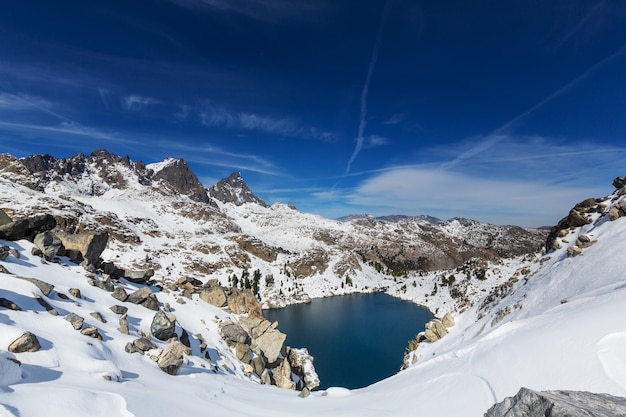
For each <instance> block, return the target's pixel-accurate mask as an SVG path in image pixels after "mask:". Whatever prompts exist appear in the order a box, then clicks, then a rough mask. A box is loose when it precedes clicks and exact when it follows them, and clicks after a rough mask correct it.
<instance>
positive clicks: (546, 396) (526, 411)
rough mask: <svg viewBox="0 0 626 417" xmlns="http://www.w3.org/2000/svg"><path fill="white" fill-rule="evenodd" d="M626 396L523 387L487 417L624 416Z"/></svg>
mask: <svg viewBox="0 0 626 417" xmlns="http://www.w3.org/2000/svg"><path fill="white" fill-rule="evenodd" d="M625 415H626V398H621V397H614V396H612V395H608V394H594V393H591V392H583V391H541V392H539V391H533V390H530V389H528V388H522V389H520V390H519V392H518V393H517V394H516V395H515V396H514V397H507V398H505V399H504V400H503V401H502V402H500V403H498V404H495V405H494V406H492V407H491V408H490V409H489V410H488V411H487V412H486V413H485V417H534V416H550V417H623V416H625Z"/></svg>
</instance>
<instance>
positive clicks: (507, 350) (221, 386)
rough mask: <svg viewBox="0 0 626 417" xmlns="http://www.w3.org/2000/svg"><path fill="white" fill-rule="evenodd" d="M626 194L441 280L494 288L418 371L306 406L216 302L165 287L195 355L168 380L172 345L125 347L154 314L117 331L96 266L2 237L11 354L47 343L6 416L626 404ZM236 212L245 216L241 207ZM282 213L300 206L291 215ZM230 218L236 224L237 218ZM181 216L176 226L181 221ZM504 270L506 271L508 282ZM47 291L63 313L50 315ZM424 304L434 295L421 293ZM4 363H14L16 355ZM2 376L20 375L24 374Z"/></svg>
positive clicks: (5, 393)
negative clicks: (239, 339) (537, 248)
mask: <svg viewBox="0 0 626 417" xmlns="http://www.w3.org/2000/svg"><path fill="white" fill-rule="evenodd" d="M2 191H3V193H9V192H10V193H11V194H10V196H11V199H10V201H16V204H18V205H19V204H24V205H25V204H26V201H21V200H20V198H22V199H23V200H28V199H32V198H36V196H37V193H36V192H34V191H30V193H32V194H29V193H28V192H27V191H26V190H25V189H24V188H21V187H20V186H17V185H15V184H12V185H11V184H8V185H7V184H6V183H4V185H3V188H2ZM624 191H626V190H624V189H623V188H620V189H618V190H617V191H616V192H615V193H614V194H612V195H611V196H609V197H607V198H603V199H597V200H594V203H593V204H591V203H589V206H588V207H587V208H586V209H585V211H584V212H581V213H579V214H580V215H581V216H582V218H583V219H584V224H582V225H579V226H572V225H570V226H568V227H566V228H563V229H560V230H563V232H558V233H557V237H556V241H557V242H558V245H555V246H558V249H555V250H551V251H550V252H548V253H547V254H545V255H543V256H537V257H527V258H516V259H511V260H505V261H497V262H495V263H493V264H489V263H487V264H485V265H482V266H480V268H485V269H486V270H484V276H482V278H484V279H482V278H481V276H480V274H478V275H476V272H477V270H476V269H472V266H470V265H466V267H465V270H463V269H462V267H460V268H461V269H459V271H457V270H452V272H451V271H438V272H437V273H434V272H433V274H439V275H441V274H443V275H445V276H446V279H448V274H452V273H453V272H454V273H456V274H458V276H457V279H456V281H455V283H454V284H456V283H457V282H458V281H469V282H474V283H476V285H485V287H484V288H483V289H485V292H484V293H483V294H482V295H480V296H476V298H475V299H474V303H473V304H472V305H468V306H466V307H465V308H464V309H463V312H462V313H458V314H456V315H455V320H456V325H455V326H453V327H451V328H450V333H449V334H448V335H446V336H445V337H444V338H442V339H440V340H438V341H436V342H431V343H429V342H428V341H424V342H422V343H420V344H419V345H418V347H417V349H416V350H415V351H414V352H413V353H412V354H411V356H412V357H414V358H416V362H415V363H414V364H413V365H411V366H410V367H409V368H408V369H406V370H404V371H402V372H400V373H399V374H398V375H395V376H393V377H391V378H388V379H386V380H384V381H381V382H379V383H377V384H374V385H372V386H370V387H367V388H364V389H361V390H355V391H347V390H343V389H339V388H331V389H329V390H327V391H325V392H324V393H313V394H312V395H311V396H310V397H308V398H306V399H301V398H298V397H297V395H296V393H294V392H293V391H286V390H280V389H277V388H274V387H267V386H262V385H259V384H257V383H255V382H254V381H253V380H252V381H251V380H250V378H248V377H246V374H245V372H244V370H243V367H242V366H241V365H240V364H239V362H238V361H237V359H236V357H235V352H233V351H232V350H231V349H230V348H228V346H227V345H226V344H225V343H224V341H223V340H222V338H221V337H219V330H218V322H220V321H225V320H227V319H228V320H230V319H233V320H240V318H239V317H237V316H233V315H232V314H230V313H228V312H226V311H224V310H222V309H219V308H216V307H213V306H210V305H209V304H207V303H205V302H203V301H201V300H200V299H198V297H197V296H196V295H194V296H192V298H191V299H188V300H183V301H184V303H182V304H179V303H178V302H177V299H178V298H177V297H178V296H177V294H176V293H173V292H168V291H165V290H163V291H159V292H158V293H157V296H158V299H159V302H160V303H161V306H162V308H165V303H168V304H169V305H170V308H171V309H172V312H173V313H174V314H175V315H176V319H177V327H176V330H177V332H178V333H179V334H180V333H181V331H182V328H184V329H185V330H187V333H188V334H189V336H190V342H191V343H190V344H191V349H192V354H191V355H187V356H186V363H185V364H184V365H183V366H182V368H181V371H180V372H179V373H178V375H175V376H172V375H168V374H166V373H164V372H162V371H161V370H159V369H158V367H157V366H156V365H155V363H154V362H153V361H152V360H151V358H150V356H151V355H158V352H159V351H160V350H161V349H164V348H165V346H166V344H165V342H159V341H156V344H157V348H156V349H155V350H154V351H150V352H148V354H146V355H143V356H142V355H140V354H138V353H134V354H129V353H126V352H125V351H124V349H125V344H126V343H127V342H128V341H131V340H133V339H134V338H135V337H136V335H137V332H142V333H145V332H148V331H150V327H151V326H150V323H151V321H152V317H153V315H154V312H153V311H150V310H147V309H146V308H144V307H143V306H139V305H131V304H128V303H124V305H128V307H129V311H128V317H129V327H130V329H131V332H132V333H133V336H131V335H124V334H122V333H120V332H119V331H118V330H117V327H118V326H119V323H118V320H119V318H118V316H117V315H115V313H113V312H112V311H110V310H108V307H109V306H111V305H113V304H117V301H116V300H115V299H114V298H112V297H111V295H110V294H111V293H109V292H107V291H103V290H102V289H100V288H98V287H96V286H92V285H91V284H90V279H94V278H90V276H89V274H88V273H87V272H86V271H85V270H84V269H83V268H82V267H80V266H78V265H73V264H71V263H70V262H69V261H68V260H67V259H66V258H62V259H61V263H45V264H44V263H42V262H41V260H40V258H38V257H36V256H34V255H31V251H32V248H33V244H32V243H31V242H28V241H25V240H20V241H16V242H8V241H0V244H2V245H7V246H9V247H10V248H11V249H13V254H9V255H7V257H6V258H5V260H4V261H2V262H1V263H0V264H1V265H2V266H4V267H5V268H6V269H7V270H8V271H9V272H12V273H13V275H10V274H7V273H0V292H1V295H0V296H1V297H3V298H6V299H10V300H12V301H13V302H14V303H15V304H17V305H19V306H20V307H21V309H22V310H21V311H16V310H13V309H11V308H6V307H2V308H0V350H1V349H5V347H6V346H8V344H10V343H11V341H13V340H14V339H15V338H16V337H17V336H19V335H20V334H22V333H23V332H24V331H32V332H33V333H36V334H37V335H38V336H40V342H41V350H40V351H38V352H27V353H16V354H15V355H14V356H15V358H16V359H17V360H19V361H21V362H22V371H21V373H22V376H23V378H21V379H19V380H15V374H14V373H13V374H11V375H9V376H7V377H4V379H3V378H0V381H4V382H7V384H6V385H5V386H3V387H1V388H0V415H2V414H4V415H7V416H21V417H28V416H39V415H52V416H56V415H63V416H66V417H74V416H84V415H103V416H105V415H106V416H110V415H123V416H149V415H162V414H164V413H168V414H169V413H180V414H194V415H195V414H208V415H216V416H240V415H251V416H276V415H301V416H318V415H320V414H324V415H327V416H330V417H332V416H351V415H354V416H365V417H368V416H380V415H394V416H395V415H397V416H413V415H415V413H416V410H418V411H419V413H420V414H423V415H428V416H434V417H437V416H481V415H483V413H484V412H485V411H486V410H487V409H488V408H489V407H490V406H491V405H492V404H493V403H494V402H496V401H500V400H502V399H504V397H506V396H511V395H513V394H515V393H516V392H517V391H518V390H519V388H520V387H521V386H525V387H528V388H530V389H534V390H547V389H566V390H585V391H594V392H606V393H609V394H612V395H616V396H626V379H624V376H625V375H626V361H625V360H624V358H625V357H626V350H625V349H624V346H626V322H625V321H624V320H623V317H625V316H626V303H624V300H626V277H625V276H624V272H623V271H624V266H625V264H624V260H623V259H624V258H623V256H622V254H623V251H624V243H623V236H624V234H625V233H626V216H624V214H626V213H625V212H624V209H623V207H625V206H626V197H625V192H624ZM2 195H3V196H7V195H8V194H2ZM60 200H61V201H63V200H62V199H60ZM20 201H21V203H20ZM51 201H52V202H53V203H55V204H56V202H57V200H56V199H52V200H51ZM94 201H95V200H94ZM103 201H105V202H103V203H102V204H103V205H110V206H111V207H113V206H118V205H119V200H116V199H113V198H112V199H111V200H108V201H106V200H103ZM124 201H125V200H124ZM37 202H38V203H41V204H51V205H52V203H51V202H50V201H48V200H46V199H44V198H38V199H37ZM125 202H126V201H125ZM6 204H7V201H3V202H2V205H3V207H4V205H6ZM220 205H222V207H225V206H224V205H223V204H220ZM141 207H144V206H139V208H137V207H135V208H131V209H125V210H129V211H133V212H135V211H139V210H140V209H141ZM229 207H230V208H229V210H232V211H237V210H240V209H237V208H233V207H235V206H229ZM241 207H244V206H241ZM277 209H278V208H277ZM84 210H85V214H83V216H90V213H91V211H90V210H91V209H89V208H84ZM94 210H95V209H94ZM117 210H121V209H119V208H118V209H117ZM255 210H257V211H258V213H261V212H262V210H267V208H263V207H260V206H256V208H255ZM280 210H292V209H290V208H288V207H280ZM120 213H121V211H120ZM231 214H232V213H231ZM248 214H249V213H248ZM266 214H267V213H266ZM222 215H223V216H225V217H226V218H227V216H228V215H229V214H228V213H225V214H222ZM165 218H166V219H167V216H165ZM236 218H237V217H235V219H236ZM261 218H262V216H260V215H257V217H255V218H250V217H248V219H250V220H249V223H247V224H241V226H240V227H241V230H243V231H247V232H253V231H254V228H255V227H261V226H262V227H263V230H268V229H267V228H268V227H270V226H271V227H274V226H273V225H274V224H275V222H277V220H275V219H272V218H271V217H270V218H268V219H267V220H266V221H265V222H263V224H261V225H259V222H260V221H261ZM283 218H285V217H284V216H283ZM287 218H288V217H287ZM172 219H173V220H174V223H175V221H179V220H180V218H179V217H172ZM293 221H294V222H295V218H294V219H293ZM190 224H191V222H190ZM331 224H332V225H333V226H332V227H335V226H334V223H329V226H328V228H330V227H331V226H330V225H331ZM174 227H175V226H172V228H174ZM293 227H294V228H295V227H297V225H296V224H294V226H293ZM381 227H382V226H381ZM303 233H305V235H306V234H308V235H309V236H313V235H314V231H311V230H307V229H305V230H304V231H303ZM279 238H280V241H281V242H282V241H283V240H285V239H287V238H286V237H280V236H278V237H276V236H275V239H277V240H276V242H277V243H278V240H279ZM310 242H314V239H311V241H310ZM310 242H309V243H310ZM307 244H308V243H306V242H305V243H304V244H303V246H302V247H306V245H307ZM574 248H578V249H574ZM107 251H112V249H111V248H109V249H107ZM14 253H18V254H19V258H18V257H16V256H15V255H14ZM118 254H119V255H120V256H123V255H124V254H123V253H118ZM112 256H114V257H115V255H114V254H112ZM494 266H495V269H498V270H499V271H498V272H497V273H496V272H495V271H494ZM480 268H478V269H480ZM466 272H467V273H468V276H465V273H466ZM86 274H87V275H86ZM18 276H24V277H29V278H36V279H39V280H43V281H46V282H49V283H50V284H53V285H54V289H53V290H51V291H50V292H49V294H48V295H45V293H44V291H43V290H42V289H41V288H39V287H37V286H36V285H34V284H33V282H32V281H27V280H23V279H19V278H18ZM95 278H96V279H97V278H98V277H95ZM417 278H424V277H419V274H415V275H413V273H410V274H409V275H408V277H406V280H412V279H417ZM447 282H449V280H448V281H447ZM423 283H424V284H425V283H426V281H424V282H423ZM431 283H432V282H431ZM487 283H490V285H491V287H490V288H488V286H487ZM454 284H452V287H454ZM118 285H120V286H123V287H124V288H126V289H127V290H128V291H129V292H130V291H131V290H132V289H135V288H139V287H140V286H141V285H140V284H133V283H130V282H127V281H125V280H120V283H119V284H118ZM395 285H400V283H399V282H398V283H396V284H395ZM70 288H79V289H80V290H81V293H82V294H81V297H80V298H78V297H75V296H74V295H71V294H72V291H70ZM152 288H153V289H154V290H155V291H158V289H159V288H158V287H157V286H152ZM449 289H450V286H449V285H447V284H444V286H440V287H439V289H438V291H437V292H436V294H435V295H433V296H431V297H440V296H441V293H444V292H446V291H449ZM412 291H415V292H414V293H411V292H412ZM419 291H421V290H420V287H419V285H416V287H413V286H412V285H408V289H407V291H406V296H407V297H411V296H415V297H418V296H419V294H421V293H420V292H419ZM480 292H482V291H479V293H480ZM33 293H34V294H36V295H37V296H38V297H39V298H40V299H43V300H44V301H46V302H47V303H48V304H49V306H50V307H52V308H54V309H55V310H56V311H57V312H58V313H59V315H58V316H56V315H52V314H50V313H48V312H47V311H46V310H47V308H46V307H45V306H43V305H42V304H41V303H40V302H38V301H37V300H36V297H34V296H33ZM62 295H63V296H62ZM66 297H67V298H66ZM450 299H452V298H450ZM450 299H449V300H450ZM443 300H444V299H443V298H441V299H440V300H439V301H438V302H437V303H440V302H442V301H443ZM415 301H417V302H420V301H421V300H420V299H418V298H415ZM94 312H98V313H100V314H101V315H102V317H103V318H104V320H106V323H104V322H102V321H99V320H98V319H96V318H95V317H93V316H91V314H90V313H94ZM69 313H75V314H77V315H80V316H82V317H84V318H85V322H86V324H87V325H89V326H93V327H96V328H97V329H98V330H99V331H100V333H101V335H102V340H99V339H93V338H90V337H88V336H85V335H82V334H81V333H80V332H78V331H76V330H74V329H73V328H72V325H71V324H70V323H69V322H67V321H66V320H64V316H66V315H67V314H69ZM201 340H204V342H205V343H206V345H207V351H208V352H209V358H204V357H203V356H202V355H201V354H202V352H201V349H202V347H201V346H202V343H201ZM0 353H1V352H0ZM390 354H394V353H390ZM398 355H401V353H400V352H398ZM0 358H7V355H6V354H4V353H2V354H0ZM8 362H11V361H8ZM11 363H14V362H11ZM10 367H13V368H10ZM0 369H14V366H13V365H5V366H4V367H0ZM213 369H215V371H216V372H214V371H213ZM10 379H12V380H10ZM34 399H36V400H37V401H35V400H34Z"/></svg>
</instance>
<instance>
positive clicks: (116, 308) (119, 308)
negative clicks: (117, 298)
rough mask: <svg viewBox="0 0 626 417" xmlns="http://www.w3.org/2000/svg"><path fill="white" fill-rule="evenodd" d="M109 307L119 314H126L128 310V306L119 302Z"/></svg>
mask: <svg viewBox="0 0 626 417" xmlns="http://www.w3.org/2000/svg"><path fill="white" fill-rule="evenodd" d="M109 308H110V310H111V311H112V312H114V313H115V314H120V315H121V314H126V313H127V312H128V307H126V306H121V305H119V304H116V305H113V306H111V307H109Z"/></svg>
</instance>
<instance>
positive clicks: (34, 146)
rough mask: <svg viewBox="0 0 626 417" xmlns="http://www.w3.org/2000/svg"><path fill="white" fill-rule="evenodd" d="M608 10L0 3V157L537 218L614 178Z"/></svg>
mask: <svg viewBox="0 0 626 417" xmlns="http://www.w3.org/2000/svg"><path fill="white" fill-rule="evenodd" d="M625 74H626V2H624V1H618V0H611V1H610V0H605V1H595V0H594V1H587V0H585V1H579V0H559V1H553V0H548V1H546V0H541V1H540V0H512V1H506V2H503V1H499V0H493V1H483V0H480V1H472V2H468V1H420V0H387V1H379V0H368V1H364V0H309V1H304V0H302V1H298V0H134V1H128V0H92V1H70V0H58V1H54V2H51V1H47V0H46V1H44V0H29V1H23V2H9V1H5V2H2V3H0V152H8V153H12V154H14V155H16V156H26V155H29V154H33V153H50V154H52V155H55V156H57V157H67V156H70V155H73V154H76V153H78V152H83V153H89V152H91V151H93V150H94V149H98V148H102V147H104V148H107V149H109V150H110V151H112V152H115V153H118V154H122V155H129V156H130V157H131V158H132V159H133V160H143V161H144V162H147V163H149V162H156V161H159V160H161V159H163V158H165V157H168V156H172V157H177V158H184V159H185V160H186V161H187V162H188V163H189V165H190V166H191V167H192V169H193V170H194V171H195V172H196V173H197V174H198V176H199V177H200V178H201V179H202V181H203V182H204V183H205V184H206V185H207V186H210V185H212V184H213V183H215V182H216V181H217V180H219V179H221V178H224V177H226V176H228V174H230V173H231V172H233V171H241V172H242V175H243V176H244V179H245V180H246V181H247V182H248V184H249V185H250V187H251V188H252V190H253V191H254V192H255V193H256V194H258V195H259V196H260V197H261V198H263V199H265V200H266V201H267V202H269V203H274V202H276V201H283V202H287V203H292V204H295V205H296V206H297V207H298V208H299V209H300V210H303V211H307V212H314V213H319V214H321V215H323V216H326V217H331V218H332V217H338V216H343V215H347V214H353V213H369V214H373V215H382V214H415V215H416V214H430V215H433V216H437V217H440V218H443V219H447V218H450V217H453V216H463V217H469V218H473V219H477V220H483V221H488V222H491V223H496V224H519V225H523V226H539V225H552V224H554V223H556V222H557V221H558V220H559V219H560V218H561V217H563V216H564V215H565V214H567V211H568V210H569V208H571V206H572V205H573V204H574V203H576V202H577V201H580V200H582V199H584V198H587V197H590V196H602V195H605V194H608V193H609V192H610V191H611V181H612V179H613V178H614V177H616V176H618V175H625V174H626V172H625V169H626V168H625V167H624V164H623V162H622V161H623V160H624V157H626V140H625V138H626V77H625Z"/></svg>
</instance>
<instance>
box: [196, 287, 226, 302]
mask: <svg viewBox="0 0 626 417" xmlns="http://www.w3.org/2000/svg"><path fill="white" fill-rule="evenodd" d="M200 299H201V300H202V301H204V302H207V303H209V304H211V305H214V306H216V307H223V306H224V305H226V293H225V292H224V289H223V288H222V287H221V286H220V285H211V286H209V287H206V288H203V289H202V291H200Z"/></svg>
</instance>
